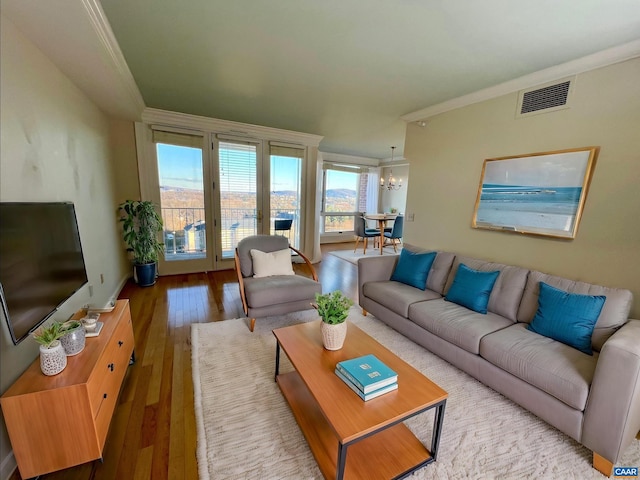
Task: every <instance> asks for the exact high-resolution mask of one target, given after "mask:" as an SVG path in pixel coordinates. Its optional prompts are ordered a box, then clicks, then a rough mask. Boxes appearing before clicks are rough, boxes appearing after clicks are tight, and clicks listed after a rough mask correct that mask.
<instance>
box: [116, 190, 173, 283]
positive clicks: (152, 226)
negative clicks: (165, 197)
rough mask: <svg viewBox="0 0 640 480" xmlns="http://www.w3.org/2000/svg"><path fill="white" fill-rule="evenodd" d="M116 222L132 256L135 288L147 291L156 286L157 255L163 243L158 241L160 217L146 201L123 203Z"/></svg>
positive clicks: (162, 248) (160, 227)
mask: <svg viewBox="0 0 640 480" xmlns="http://www.w3.org/2000/svg"><path fill="white" fill-rule="evenodd" d="M119 212H120V221H121V222H122V229H123V237H124V241H125V243H126V244H127V247H128V248H127V250H128V251H129V252H131V253H132V254H133V264H134V267H135V272H136V279H137V281H138V285H140V286H141V287H148V286H151V285H153V284H154V283H156V273H157V262H158V255H160V254H161V253H163V252H164V243H162V242H160V241H159V240H158V233H160V232H162V217H160V215H159V214H158V212H157V211H156V208H155V205H154V204H153V202H150V201H146V200H145V201H137V200H127V201H125V202H123V203H122V204H120V207H119Z"/></svg>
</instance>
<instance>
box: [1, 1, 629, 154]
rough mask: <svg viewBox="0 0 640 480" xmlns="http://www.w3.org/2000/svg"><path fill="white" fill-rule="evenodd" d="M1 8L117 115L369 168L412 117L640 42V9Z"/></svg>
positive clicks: (618, 5) (354, 4) (394, 5)
mask: <svg viewBox="0 0 640 480" xmlns="http://www.w3.org/2000/svg"><path fill="white" fill-rule="evenodd" d="M2 13H3V15H6V16H7V17H9V18H10V19H11V20H12V21H13V22H14V23H15V24H16V26H18V28H20V29H22V30H23V31H24V32H25V33H26V34H27V35H28V36H29V37H30V38H31V39H32V40H33V41H34V42H35V43H36V44H37V45H39V46H40V48H41V49H42V50H44V51H45V53H47V54H48V55H49V56H50V58H53V59H54V61H55V62H56V63H57V64H58V66H59V67H60V68H61V69H62V70H63V71H65V73H67V75H69V76H70V77H71V78H72V79H73V80H74V81H75V82H76V83H77V84H78V85H79V86H80V88H82V89H83V90H85V91H86V92H87V93H88V94H89V95H90V96H92V97H94V98H96V102H97V103H98V104H99V105H105V109H106V110H107V111H108V112H109V113H111V114H115V115H119V116H124V117H126V118H131V117H132V116H135V115H138V114H139V111H140V110H141V108H142V107H143V106H144V105H146V106H148V107H153V108H159V109H166V110H171V111H176V112H184V113H191V114H196V115H204V116H208V117H213V118H220V119H225V120H234V121H238V122H244V123H252V124H258V125H265V126H270V127H275V128H283V129H288V130H295V131H301V132H306V133H313V134H318V135H323V136H324V137H325V138H324V140H323V141H322V143H321V144H320V148H321V150H323V151H326V152H333V153H342V154H351V155H360V156H368V157H373V158H386V157H389V155H390V148H389V147H390V146H391V145H397V146H398V149H397V150H396V153H397V155H396V156H400V155H402V150H403V143H404V130H405V122H404V121H403V120H402V119H401V118H400V117H402V116H403V115H407V114H411V113H412V112H416V111H419V110H421V109H424V108H426V107H430V106H433V105H437V104H441V103H442V102H447V101H450V100H452V99H455V98H457V97H460V96H463V95H467V94H470V93H473V92H476V91H478V90H482V89H486V88H488V87H491V86H494V85H497V84H501V83H503V82H507V81H510V80H513V79H515V78H518V77H521V76H524V75H528V74H531V73H533V72H537V71H540V70H543V69H547V68H549V67H553V66H555V65H559V64H563V63H565V62H568V61H571V60H574V59H577V58H580V57H584V56H586V55H590V54H592V53H595V52H599V51H601V50H605V49H608V48H611V47H614V46H617V45H622V44H625V43H628V42H631V41H635V40H638V39H640V1H639V0H609V1H603V0H572V1H568V0H565V1H562V2H559V1H557V0H526V1H525V0H520V1H513V0H484V1H482V2H479V1H475V2H474V1H469V0H396V1H391V0H271V1H255V0H253V1H252V0H233V1H232V0H188V1H186V0H183V1H179V2H178V1H175V0H135V1H131V0H102V2H101V3H100V2H98V0H56V1H41V0H2ZM104 14H106V17H104ZM111 30H112V31H113V34H114V35H115V37H112V31H111ZM120 50H121V51H120ZM129 70H130V72H129ZM131 74H132V77H131ZM134 80H135V81H134ZM114 86H115V87H114ZM138 89H139V92H140V93H141V97H140V95H139V93H138ZM142 98H143V99H144V104H142V101H141V99H142ZM418 116H419V115H418ZM407 118H411V119H415V115H414V116H412V115H408V116H407Z"/></svg>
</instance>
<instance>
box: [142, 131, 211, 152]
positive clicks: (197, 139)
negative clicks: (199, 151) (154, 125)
mask: <svg viewBox="0 0 640 480" xmlns="http://www.w3.org/2000/svg"><path fill="white" fill-rule="evenodd" d="M202 139H203V137H202V136H199V135H189V134H185V133H175V132H165V131H163V130H153V142H154V143H167V144H169V145H179V146H181V147H191V148H202Z"/></svg>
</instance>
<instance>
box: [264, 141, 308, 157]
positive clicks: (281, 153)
mask: <svg viewBox="0 0 640 480" xmlns="http://www.w3.org/2000/svg"><path fill="white" fill-rule="evenodd" d="M269 154H270V155H271V156H274V157H293V158H302V159H304V148H301V147H290V146H286V145H279V144H275V143H270V144H269Z"/></svg>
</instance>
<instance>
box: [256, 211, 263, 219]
mask: <svg viewBox="0 0 640 480" xmlns="http://www.w3.org/2000/svg"><path fill="white" fill-rule="evenodd" d="M256 216H257V217H258V221H259V222H261V221H262V210H258V215H256Z"/></svg>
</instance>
